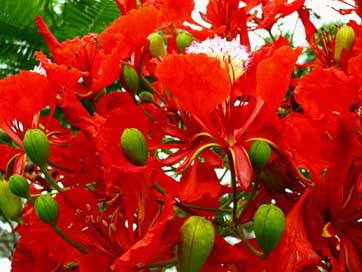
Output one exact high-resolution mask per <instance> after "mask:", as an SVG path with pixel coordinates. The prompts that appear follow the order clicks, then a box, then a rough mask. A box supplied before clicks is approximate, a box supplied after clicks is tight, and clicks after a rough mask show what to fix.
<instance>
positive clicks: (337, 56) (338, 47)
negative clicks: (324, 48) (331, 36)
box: [334, 25, 356, 63]
mask: <svg viewBox="0 0 362 272" xmlns="http://www.w3.org/2000/svg"><path fill="white" fill-rule="evenodd" d="M355 38H356V34H355V32H354V30H353V28H352V27H350V26H346V25H345V26H342V27H341V28H340V29H338V31H337V35H336V43H335V47H334V60H335V61H336V63H339V62H340V60H341V56H342V51H343V49H346V50H347V51H351V49H352V46H353V43H354V40H355Z"/></svg>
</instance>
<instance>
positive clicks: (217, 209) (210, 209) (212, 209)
mask: <svg viewBox="0 0 362 272" xmlns="http://www.w3.org/2000/svg"><path fill="white" fill-rule="evenodd" d="M180 204H181V205H182V206H183V207H187V208H191V209H196V210H205V211H215V212H224V213H229V212H230V211H231V209H223V208H212V207H205V206H199V205H193V204H186V203H180Z"/></svg>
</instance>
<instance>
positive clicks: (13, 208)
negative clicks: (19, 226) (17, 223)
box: [0, 180, 22, 220]
mask: <svg viewBox="0 0 362 272" xmlns="http://www.w3.org/2000/svg"><path fill="white" fill-rule="evenodd" d="M0 209H1V211H2V212H3V214H4V215H5V217H7V218H9V219H11V220H16V219H18V218H19V217H20V216H21V212H22V205H21V200H20V198H19V197H17V196H16V195H14V194H13V193H12V192H11V191H10V188H9V184H8V182H7V181H5V180H0Z"/></svg>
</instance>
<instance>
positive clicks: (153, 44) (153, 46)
mask: <svg viewBox="0 0 362 272" xmlns="http://www.w3.org/2000/svg"><path fill="white" fill-rule="evenodd" d="M147 40H148V43H149V45H148V50H149V51H150V53H151V55H152V56H153V57H161V56H164V55H166V46H165V42H164V40H163V37H162V35H161V34H159V33H157V32H156V33H151V34H150V35H148V37H147Z"/></svg>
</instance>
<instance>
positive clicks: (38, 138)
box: [23, 129, 50, 165]
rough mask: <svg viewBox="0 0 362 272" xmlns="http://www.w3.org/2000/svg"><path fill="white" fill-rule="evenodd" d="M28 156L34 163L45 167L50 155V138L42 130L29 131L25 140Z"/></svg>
mask: <svg viewBox="0 0 362 272" xmlns="http://www.w3.org/2000/svg"><path fill="white" fill-rule="evenodd" d="M23 145H24V149H25V152H26V155H28V157H29V158H30V160H31V161H32V162H33V163H36V164H38V165H43V164H45V163H46V161H47V160H48V157H49V153H50V147H49V142H48V137H47V136H46V135H45V133H44V132H43V131H41V130H40V129H28V130H27V131H26V133H25V136H24V140H23Z"/></svg>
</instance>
